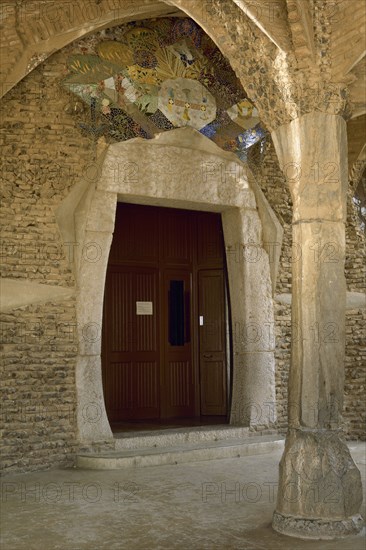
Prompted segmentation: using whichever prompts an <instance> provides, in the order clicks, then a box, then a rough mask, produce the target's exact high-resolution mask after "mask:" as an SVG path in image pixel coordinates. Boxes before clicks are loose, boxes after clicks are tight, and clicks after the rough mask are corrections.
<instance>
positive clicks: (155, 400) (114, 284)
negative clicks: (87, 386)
mask: <svg viewBox="0 0 366 550" xmlns="http://www.w3.org/2000/svg"><path fill="white" fill-rule="evenodd" d="M157 297H158V273H157V272H156V270H153V269H145V270H143V269H142V268H132V267H122V266H121V267H119V266H115V267H111V268H110V269H109V270H108V272H107V281H106V294H105V315H104V338H105V341H106V345H105V346H104V348H106V351H105V353H104V355H105V361H104V363H105V365H104V369H103V378H104V394H105V401H106V407H107V410H108V411H109V416H110V419H111V420H118V419H120V418H125V419H131V418H158V417H159V378H160V374H159V364H160V351H159V334H158V332H159V326H158V323H157V316H158V307H159V304H158V299H157ZM137 302H143V303H145V304H146V303H151V304H152V314H139V311H138V310H137V305H136V303H137Z"/></svg>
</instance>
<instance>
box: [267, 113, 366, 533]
mask: <svg viewBox="0 0 366 550" xmlns="http://www.w3.org/2000/svg"><path fill="white" fill-rule="evenodd" d="M273 139H274V143H275V147H276V150H277V154H278V156H279V160H280V164H281V168H282V170H283V171H284V173H285V175H286V178H287V181H288V183H289V187H290V191H291V195H292V200H293V269H292V273H293V276H292V355H291V369H290V377H289V395H288V400H289V407H288V414H289V429H288V434H287V438H286V446H285V450H284V454H283V456H282V459H281V462H280V478H279V490H278V499H277V506H276V511H275V513H274V516H273V527H274V529H275V530H277V531H279V532H281V533H284V534H286V535H291V536H295V537H301V538H313V539H327V538H334V537H338V536H345V535H348V534H354V533H357V532H358V531H359V530H360V528H361V517H360V516H359V514H358V512H359V509H360V505H361V502H362V485H361V478H360V472H359V471H358V469H357V467H356V465H355V464H354V462H353V459H352V457H351V455H350V453H349V450H348V447H347V445H346V443H345V441H344V440H343V438H342V433H341V421H342V406H343V386H344V349H345V304H346V284H345V277H344V257H345V221H346V190H347V137H346V123H345V121H344V120H343V119H342V118H341V117H339V116H334V115H328V114H325V113H320V112H317V113H310V114H307V115H304V116H303V117H301V118H300V119H297V120H294V121H292V122H291V123H290V124H287V125H284V126H282V127H280V128H279V129H278V130H277V131H275V132H273Z"/></svg>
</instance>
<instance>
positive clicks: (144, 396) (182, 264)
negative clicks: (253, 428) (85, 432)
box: [102, 203, 228, 422]
mask: <svg viewBox="0 0 366 550" xmlns="http://www.w3.org/2000/svg"><path fill="white" fill-rule="evenodd" d="M225 299H226V298H225V270H224V245H223V235H222V227H221V217H220V215H219V214H213V213H205V212H195V211H185V210H177V209H171V208H160V207H150V206H139V205H132V204H123V203H119V204H118V207H117V214H116V224H115V232H114V236H113V241H112V246H111V252H110V257H109V263H108V269H107V276H106V287H105V296H104V316H103V341H102V373H103V387H104V397H105V403H106V409H107V413H108V416H109V420H110V421H111V422H118V421H123V420H132V419H136V420H137V419H140V420H143V419H146V420H148V419H159V418H161V419H163V418H188V417H195V416H197V417H198V416H203V415H215V416H226V413H227V378H228V367H227V360H226V355H227V353H226V347H227V346H226V318H225V317H226V316H225V311H226V305H225Z"/></svg>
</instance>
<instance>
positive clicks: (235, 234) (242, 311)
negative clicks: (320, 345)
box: [222, 196, 276, 427]
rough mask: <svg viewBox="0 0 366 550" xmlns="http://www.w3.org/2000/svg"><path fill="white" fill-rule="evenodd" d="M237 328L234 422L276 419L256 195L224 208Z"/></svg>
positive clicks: (265, 264) (268, 295) (268, 292)
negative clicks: (237, 205) (240, 204)
mask: <svg viewBox="0 0 366 550" xmlns="http://www.w3.org/2000/svg"><path fill="white" fill-rule="evenodd" d="M222 223H223V230H224V235H225V249H226V260H227V268H228V278H229V289H230V304H231V322H232V334H233V384H232V387H233V394H232V400H231V413H230V423H231V424H237V425H242V426H251V427H255V426H257V427H258V426H271V425H273V424H274V422H275V421H276V408H275V401H276V393H275V358H274V347H275V345H274V314H273V306H272V304H273V302H272V288H271V282H270V281H271V279H270V273H269V259H268V255H267V253H266V251H265V250H264V248H263V245H262V224H261V221H260V219H259V216H258V212H257V210H256V203H255V199H254V196H252V198H251V204H250V205H248V206H247V207H245V208H230V209H228V210H225V211H224V212H223V213H222Z"/></svg>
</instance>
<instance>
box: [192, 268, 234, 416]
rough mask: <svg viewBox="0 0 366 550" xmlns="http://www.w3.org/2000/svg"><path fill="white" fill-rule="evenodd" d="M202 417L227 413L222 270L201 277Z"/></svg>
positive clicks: (204, 272) (199, 281) (212, 271)
mask: <svg viewBox="0 0 366 550" xmlns="http://www.w3.org/2000/svg"><path fill="white" fill-rule="evenodd" d="M198 296H199V307H198V310H199V355H200V387H201V414H202V415H225V414H226V402H227V398H226V380H227V372H226V369H227V364H226V336H225V332H226V331H225V281H224V273H223V271H222V270H217V269H209V270H202V271H200V272H199V274H198Z"/></svg>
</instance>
